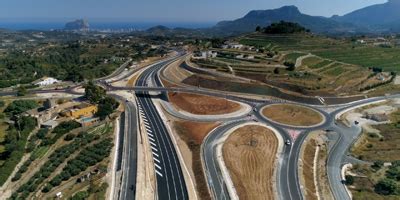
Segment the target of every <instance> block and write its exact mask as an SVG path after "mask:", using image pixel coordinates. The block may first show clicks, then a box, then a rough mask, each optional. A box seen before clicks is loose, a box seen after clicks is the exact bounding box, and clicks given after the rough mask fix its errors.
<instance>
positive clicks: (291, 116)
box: [262, 104, 325, 127]
mask: <svg viewBox="0 0 400 200" xmlns="http://www.w3.org/2000/svg"><path fill="white" fill-rule="evenodd" d="M262 114H263V115H264V117H266V118H267V119H270V120H272V121H274V122H276V123H279V124H284V125H288V126H299V127H309V126H316V125H318V124H320V123H322V122H323V121H324V120H325V119H324V117H323V115H322V114H321V113H319V112H318V111H316V110H314V109H312V108H307V107H304V106H300V105H294V104H273V105H268V106H265V107H264V108H263V109H262Z"/></svg>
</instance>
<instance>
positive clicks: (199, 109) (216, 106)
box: [168, 92, 240, 115]
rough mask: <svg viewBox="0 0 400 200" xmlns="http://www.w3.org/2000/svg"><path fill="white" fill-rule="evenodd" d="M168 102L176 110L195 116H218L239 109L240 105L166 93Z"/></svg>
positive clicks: (201, 96) (185, 94) (211, 98)
mask: <svg viewBox="0 0 400 200" xmlns="http://www.w3.org/2000/svg"><path fill="white" fill-rule="evenodd" d="M168 97H169V100H170V102H171V103H172V104H173V105H174V106H176V107H177V108H178V109H182V110H184V111H186V112H189V113H192V114H197V115H219V114H225V113H232V112H235V111H238V110H239V109H240V104H238V103H235V102H232V101H228V100H226V99H221V98H215V97H210V96H204V95H198V94H189V93H175V92H174V93H168Z"/></svg>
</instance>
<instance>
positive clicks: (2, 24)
mask: <svg viewBox="0 0 400 200" xmlns="http://www.w3.org/2000/svg"><path fill="white" fill-rule="evenodd" d="M65 23H66V22H11V21H1V20H0V28H4V29H10V30H43V31H46V30H54V29H63V28H64V26H65ZM89 24H90V28H91V29H96V30H105V29H111V30H121V29H125V30H126V29H136V30H145V29H148V28H151V27H153V26H157V25H163V26H167V27H169V28H176V27H180V28H207V27H210V26H213V25H214V24H215V23H214V22H193V23H191V22H91V21H90V20H89Z"/></svg>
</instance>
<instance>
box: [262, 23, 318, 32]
mask: <svg viewBox="0 0 400 200" xmlns="http://www.w3.org/2000/svg"><path fill="white" fill-rule="evenodd" d="M256 31H258V32H259V31H261V32H263V33H267V34H293V33H303V32H310V30H307V29H305V28H304V27H303V26H301V25H300V24H298V23H293V22H285V21H280V22H277V23H272V24H271V25H269V26H267V27H266V28H264V29H261V28H258V30H257V29H256Z"/></svg>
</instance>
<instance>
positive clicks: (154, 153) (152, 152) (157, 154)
mask: <svg viewBox="0 0 400 200" xmlns="http://www.w3.org/2000/svg"><path fill="white" fill-rule="evenodd" d="M151 153H153V155H155V156H157V157H159V155H158V154H156V153H154V152H151Z"/></svg>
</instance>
